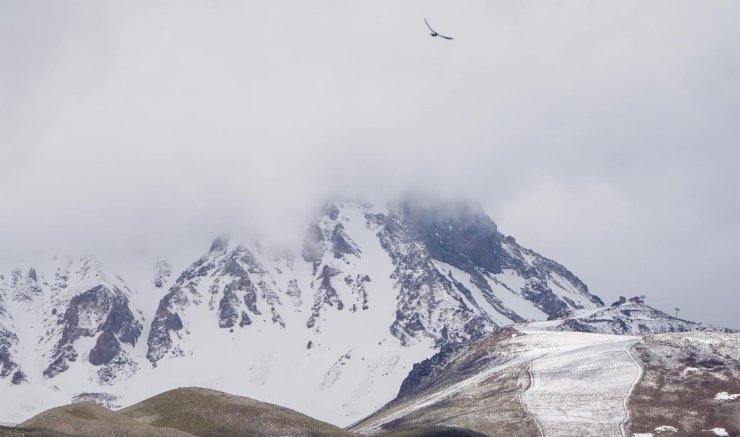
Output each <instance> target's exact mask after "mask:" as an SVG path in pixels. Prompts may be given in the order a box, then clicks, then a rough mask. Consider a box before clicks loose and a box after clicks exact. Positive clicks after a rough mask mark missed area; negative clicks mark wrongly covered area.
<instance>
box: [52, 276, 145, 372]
mask: <svg viewBox="0 0 740 437" xmlns="http://www.w3.org/2000/svg"><path fill="white" fill-rule="evenodd" d="M81 319H84V320H86V321H90V320H93V321H95V323H93V324H92V325H90V324H89V323H85V324H84V325H82V324H81V323H80V320H81ZM62 323H63V324H64V328H63V330H62V335H61V338H60V339H59V341H58V342H57V344H56V346H55V347H54V350H53V353H52V362H51V364H50V365H49V366H48V367H47V368H46V370H44V375H45V376H47V377H49V378H53V377H54V376H56V375H58V374H59V373H60V372H63V371H65V370H67V369H68V368H69V365H68V362H69V361H76V360H77V356H78V355H77V351H76V350H75V349H74V347H73V343H74V342H75V341H76V340H77V339H79V338H80V337H83V336H84V337H93V336H95V335H97V334H98V333H105V332H108V333H109V334H110V335H113V336H115V337H116V338H117V341H120V342H123V343H128V344H130V345H131V346H134V345H135V344H136V341H137V340H138V338H139V336H140V335H141V331H142V325H141V323H139V322H138V321H137V320H136V318H135V317H134V315H133V313H132V312H131V309H130V308H129V304H128V298H127V297H126V296H125V295H124V294H123V292H121V290H119V289H118V288H116V287H113V288H112V289H110V288H108V287H106V286H104V285H98V286H96V287H93V288H91V289H89V290H87V291H85V292H84V293H81V294H79V295H77V296H75V297H73V298H72V299H71V300H70V302H69V306H68V307H67V310H66V311H65V313H64V316H63V318H62ZM99 340H100V339H99Z"/></svg>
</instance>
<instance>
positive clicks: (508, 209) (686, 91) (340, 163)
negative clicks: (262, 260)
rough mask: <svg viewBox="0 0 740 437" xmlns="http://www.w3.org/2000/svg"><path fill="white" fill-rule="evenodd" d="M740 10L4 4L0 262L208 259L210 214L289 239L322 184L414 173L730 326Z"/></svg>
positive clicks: (687, 311) (359, 189)
mask: <svg viewBox="0 0 740 437" xmlns="http://www.w3.org/2000/svg"><path fill="white" fill-rule="evenodd" d="M424 16H427V17H428V18H429V19H430V20H431V21H432V22H433V23H434V24H435V26H437V27H439V29H440V31H444V32H448V33H450V34H452V35H453V36H455V37H456V40H455V41H452V42H447V41H438V40H436V39H432V38H429V37H428V35H427V34H426V30H425V27H424V24H423V21H422V18H423V17H424ZM738 16H740V5H739V4H737V3H735V2H720V1H717V2H701V3H700V2H692V1H656V2H649V3H645V2H637V1H634V2H633V1H629V2H619V3H614V2H563V3H557V2H553V3H541V2H515V3H511V2H490V1H470V2H462V3H461V2H426V1H425V2H421V1H418V2H400V3H399V2H390V1H387V2H386V1H382V2H371V3H347V2H333V1H324V2H310V3H307V2H288V3H285V2H248V3H241V2H208V3H202V2H179V3H167V2H161V3H153V2H134V3H116V2H95V3H93V2H72V1H69V2H20V1H18V2H3V3H2V5H0V20H1V21H0V55H1V58H2V59H4V60H10V61H11V62H4V63H3V65H2V66H0V79H1V80H0V153H1V156H2V159H0V248H2V249H1V250H0V261H2V262H12V261H14V260H17V259H20V258H24V259H25V258H33V257H35V256H40V255H41V254H47V253H49V252H60V251H61V252H65V251H66V252H72V253H75V252H92V253H104V254H107V255H111V256H113V255H117V256H135V255H136V254H146V255H152V256H154V255H160V254H161V255H165V256H168V253H167V252H172V253H184V252H187V253H197V252H198V251H200V250H205V249H206V248H207V245H208V242H209V240H210V239H211V238H212V237H213V236H215V235H218V234H220V233H222V232H232V233H234V234H237V235H240V234H241V235H250V234H258V235H260V236H262V237H263V238H267V239H272V240H275V241H277V242H279V243H281V244H287V243H290V242H292V241H297V240H299V237H298V235H300V234H301V232H302V231H303V227H304V226H305V222H306V220H307V218H308V216H309V214H310V213H311V211H313V208H315V207H316V205H318V204H320V203H321V202H323V201H324V200H326V199H328V198H331V197H333V196H354V195H357V194H361V195H364V196H367V197H371V198H377V199H388V198H392V197H394V196H396V195H397V194H398V193H400V192H405V191H406V190H422V191H426V192H429V193H436V194H439V195H442V196H457V195H464V196H466V197H469V198H471V199H474V200H476V201H478V202H480V203H481V204H482V205H484V207H485V208H486V210H487V211H488V212H489V213H491V215H492V217H493V218H494V220H496V222H497V223H498V225H499V228H500V229H501V231H502V232H504V233H507V234H512V235H514V236H516V237H517V239H518V240H519V241H521V242H522V243H524V244H526V245H528V246H531V247H532V248H533V249H535V250H538V251H540V252H541V253H543V254H544V255H546V256H549V257H551V258H553V259H556V260H558V261H560V262H562V263H564V264H565V265H567V266H568V267H569V268H571V269H572V270H574V271H575V272H576V273H578V274H579V275H580V276H581V277H582V279H584V280H585V281H586V282H587V283H588V284H589V285H590V286H591V288H592V289H593V290H594V291H595V292H596V293H598V294H600V295H602V296H603V297H604V298H605V300H610V299H613V298H615V297H616V296H618V295H619V294H631V293H637V292H640V293H646V294H647V295H648V297H649V299H651V301H652V302H653V303H655V304H656V305H658V306H659V307H661V308H671V307H673V306H676V305H678V306H681V307H682V308H683V309H684V312H683V314H684V315H685V316H686V317H691V318H694V319H700V320H704V321H708V322H714V323H718V324H723V325H727V326H732V327H737V328H740V325H738V324H737V321H736V320H737V317H736V314H737V312H738V310H740V301H739V300H738V298H737V285H736V284H735V281H734V279H733V275H732V271H733V267H734V264H735V263H736V261H735V260H736V256H735V255H734V252H735V248H736V247H737V246H738V244H739V243H740V230H739V229H738V225H737V219H736V217H737V212H738V207H737V205H738V204H740V202H738V200H740V199H738V197H740V196H738V192H739V191H740V189H739V188H738V187H739V186H740V184H739V183H738V177H737V175H736V173H737V171H736V168H735V167H736V163H737V162H738V161H739V160H738V158H740V156H739V155H740V152H738V148H737V144H738V140H740V128H739V127H738V126H737V120H738V116H739V115H740V86H739V85H740V83H738V81H739V78H740V74H738V72H740V61H738V60H739V59H740V57H739V55H740V43H739V42H738V41H740V30H738V26H737V25H736V24H737V17H738ZM162 252H165V253H162Z"/></svg>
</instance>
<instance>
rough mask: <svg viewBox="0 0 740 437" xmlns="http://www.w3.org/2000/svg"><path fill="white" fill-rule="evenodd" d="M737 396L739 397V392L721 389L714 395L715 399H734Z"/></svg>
mask: <svg viewBox="0 0 740 437" xmlns="http://www.w3.org/2000/svg"><path fill="white" fill-rule="evenodd" d="M737 398H740V393H735V394H729V393H727V392H726V391H721V392H719V393H717V394H716V395H714V400H715V401H734V400H735V399H737Z"/></svg>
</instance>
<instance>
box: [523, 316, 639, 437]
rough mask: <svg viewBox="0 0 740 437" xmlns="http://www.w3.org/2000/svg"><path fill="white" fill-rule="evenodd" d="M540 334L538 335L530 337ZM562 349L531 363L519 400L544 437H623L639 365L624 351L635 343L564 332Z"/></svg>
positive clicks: (604, 336) (610, 337)
mask: <svg viewBox="0 0 740 437" xmlns="http://www.w3.org/2000/svg"><path fill="white" fill-rule="evenodd" d="M535 333H536V334H539V335H543V332H542V331H532V332H529V334H530V335H534V334H535ZM563 334H570V336H564V337H562V340H564V342H563V344H562V346H561V347H560V348H557V349H555V350H553V351H551V352H548V353H547V354H546V355H544V356H543V357H541V358H538V359H535V360H533V362H532V371H531V374H532V384H531V386H530V388H529V389H528V390H527V391H526V392H525V393H524V396H523V397H522V400H523V401H524V403H525V404H526V405H527V408H528V410H529V411H531V412H532V414H533V416H534V417H535V418H536V420H537V422H539V424H540V426H541V428H542V430H543V432H544V434H545V435H547V436H572V435H599V436H619V437H621V436H622V435H623V434H622V430H621V426H622V423H623V422H624V420H625V419H626V417H627V410H626V408H625V398H626V397H627V396H628V395H629V392H630V390H631V389H632V387H633V384H634V382H635V381H636V380H637V379H638V378H639V375H640V370H641V369H640V366H639V365H637V364H636V362H635V361H634V360H633V359H632V357H631V355H630V354H629V352H628V349H629V348H630V347H632V345H634V344H635V343H636V342H637V341H639V338H637V337H625V336H613V335H603V334H590V335H584V334H583V333H563Z"/></svg>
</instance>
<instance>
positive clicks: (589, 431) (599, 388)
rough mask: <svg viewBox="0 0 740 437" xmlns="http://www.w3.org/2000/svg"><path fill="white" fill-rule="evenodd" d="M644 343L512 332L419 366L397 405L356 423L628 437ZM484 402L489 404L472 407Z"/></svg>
mask: <svg viewBox="0 0 740 437" xmlns="http://www.w3.org/2000/svg"><path fill="white" fill-rule="evenodd" d="M637 341H639V338H636V337H629V336H614V335H603V334H586V333H580V332H548V331H530V332H518V331H515V330H512V329H509V330H504V331H501V332H499V333H497V334H495V335H493V336H491V337H489V338H486V339H484V340H481V341H478V342H475V343H473V344H472V345H470V347H465V348H463V349H461V350H458V351H447V352H446V353H444V352H443V353H442V354H441V355H440V356H437V357H436V358H435V359H432V360H429V361H427V362H424V363H421V364H419V365H418V366H417V367H416V369H415V372H414V373H413V374H412V375H410V378H409V379H407V380H406V381H405V382H404V388H402V391H401V393H400V394H399V396H398V397H397V398H396V399H395V400H394V401H393V402H392V403H390V404H388V405H387V406H385V407H384V408H383V409H381V410H380V411H378V412H377V413H376V414H374V415H372V416H370V417H368V418H367V419H365V420H363V421H361V422H359V423H357V424H355V425H354V426H353V427H352V428H351V429H352V430H354V431H357V432H360V433H363V434H374V433H377V432H379V431H382V430H392V429H400V428H404V427H409V426H421V425H426V426H430V425H447V426H460V427H464V428H469V429H472V430H474V431H478V432H483V433H486V434H488V435H512V436H513V435H522V436H527V435H530V436H531V435H540V434H542V435H547V436H550V435H553V436H561V435H562V436H570V435H604V436H607V435H614V436H620V435H621V431H620V427H621V425H622V423H623V422H624V420H625V419H626V418H627V411H626V410H625V404H624V400H625V398H626V397H627V395H628V393H629V391H630V389H631V387H632V385H633V383H634V382H635V381H636V380H637V378H638V375H639V372H640V368H639V366H638V365H637V364H635V362H634V361H633V360H632V358H631V357H630V355H629V353H628V352H627V349H628V348H629V347H631V346H632V345H633V344H635V343H636V342H637ZM445 355H446V356H445ZM480 405H485V406H486V408H483V409H478V408H477V407H472V408H471V406H480ZM481 410H482V411H481Z"/></svg>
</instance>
